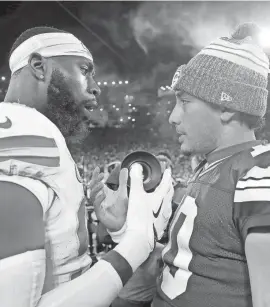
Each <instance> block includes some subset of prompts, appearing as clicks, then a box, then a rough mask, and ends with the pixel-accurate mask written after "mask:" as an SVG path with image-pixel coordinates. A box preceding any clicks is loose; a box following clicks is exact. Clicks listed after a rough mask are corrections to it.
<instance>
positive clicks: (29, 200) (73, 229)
mask: <svg viewBox="0 0 270 307" xmlns="http://www.w3.org/2000/svg"><path fill="white" fill-rule="evenodd" d="M9 65H10V69H11V80H10V84H9V88H8V91H7V94H6V97H5V101H4V102H2V103H1V104H0V195H1V197H0V229H1V230H0V246H1V248H0V306H1V307H15V306H16V307H43V306H44V307H53V306H54V307H69V306H70V307H71V306H72V307H74V306H80V307H83V306H85V307H86V306H87V307H88V306H92V307H97V306H109V304H110V303H111V301H112V300H113V299H114V297H116V295H117V293H118V292H119V291H120V289H121V287H122V286H123V284H125V283H126V282H127V280H128V279H129V277H130V276H131V275H132V273H133V272H134V270H136V268H137V267H138V266H139V265H140V264H141V263H142V262H143V261H144V260H145V259H146V258H147V257H148V255H149V253H150V252H151V251H152V249H153V247H154V243H155V232H154V228H153V223H154V222H155V221H154V219H153V214H152V209H153V208H154V207H153V208H152V207H151V204H153V206H156V204H157V203H158V204H159V205H161V208H162V210H161V212H163V211H164V212H168V215H169V212H170V198H171V197H172V193H171V186H172V183H171V175H170V172H169V170H168V171H167V172H166V173H165V174H164V176H163V181H162V182H161V184H160V186H159V187H158V189H157V190H156V191H155V192H154V193H152V194H149V195H148V197H149V199H147V201H145V200H144V193H145V192H144V190H143V189H142V170H141V168H139V167H137V168H135V167H134V169H133V170H131V174H130V175H131V179H132V187H131V192H130V197H129V200H128V198H127V192H126V191H127V178H128V171H127V170H122V172H121V178H120V181H121V185H120V187H119V191H121V195H120V196H119V197H118V196H117V193H116V194H115V195H116V196H117V200H118V202H117V204H114V206H111V207H109V208H108V207H106V204H105V203H104V202H103V200H104V198H105V196H104V195H102V194H101V195H99V197H98V200H97V201H96V202H95V209H96V212H97V213H98V214H99V216H100V215H101V216H102V217H101V219H102V221H103V223H104V224H105V225H106V227H107V228H108V229H109V230H110V231H112V232H115V233H116V234H117V231H119V230H120V228H121V226H122V223H123V221H121V216H120V218H118V216H117V215H116V213H117V210H118V209H119V208H118V207H117V205H118V206H120V207H121V208H125V211H127V219H126V223H125V225H126V226H125V228H124V229H121V233H122V234H123V233H124V237H123V239H122V240H121V242H120V243H119V244H118V245H117V247H116V248H115V249H114V250H113V251H111V252H110V253H108V254H107V255H106V256H105V257H104V259H103V260H101V261H99V262H98V263H97V264H96V265H94V266H93V267H91V268H90V266H91V259H90V257H89V256H88V254H87V246H88V237H87V229H86V212H85V204H84V192H83V186H82V182H81V178H80V175H79V172H78V169H77V166H76V164H75V162H74V161H73V159H72V156H71V155H70V153H69V150H68V148H67V145H66V141H67V143H68V142H73V141H74V140H78V139H79V138H83V137H84V136H85V135H86V134H87V132H88V128H87V127H88V125H89V119H90V118H91V117H90V114H91V112H90V111H89V109H91V108H92V107H95V106H96V105H97V97H98V95H99V93H100V89H99V88H98V86H97V84H96V82H95V81H94V63H93V58H92V55H91V53H90V51H89V50H88V49H87V48H86V47H85V46H84V45H83V44H82V42H81V41H80V40H79V39H77V38H76V37H75V36H73V35H72V34H70V33H66V32H64V31H60V30H58V29H54V28H48V27H38V28H33V29H29V30H27V31H26V32H24V33H23V34H22V35H21V36H20V37H19V38H18V39H17V40H16V41H15V43H14V45H13V47H12V50H11V52H10V59H9ZM90 154H91V153H90ZM93 178H94V179H93V181H92V183H95V180H96V181H98V180H100V179H102V176H98V169H97V170H96V171H95V173H94V174H93ZM137 202H138V203H137ZM101 212H102V214H101ZM165 217H166V214H165ZM160 218H161V219H162V220H164V217H163V215H162V214H160ZM165 220H166V221H167V220H168V218H167V217H166V218H165ZM119 225H121V226H120V227H119ZM155 231H156V235H159V232H160V229H159V228H158V227H156V228H155Z"/></svg>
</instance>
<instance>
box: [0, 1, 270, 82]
mask: <svg viewBox="0 0 270 307" xmlns="http://www.w3.org/2000/svg"><path fill="white" fill-rule="evenodd" d="M0 8H1V9H0V13H1V17H0V33H1V44H0V58H1V62H0V69H1V72H2V71H8V52H9V50H10V48H11V46H12V43H13V42H14V40H15V38H16V37H17V36H18V35H20V34H21V33H22V32H23V31H24V30H26V29H28V28H30V27H35V26H42V25H47V26H53V27H56V28H60V29H64V30H67V31H70V32H72V33H73V34H75V35H76V36H78V37H79V38H80V39H82V40H83V42H84V44H85V45H86V46H87V47H88V48H89V49H90V50H91V51H92V53H93V55H94V59H95V62H96V66H97V78H99V79H104V78H108V79H113V78H116V79H119V78H129V80H130V79H134V80H135V79H136V80H141V81H142V83H144V84H148V85H149V87H151V86H153V85H155V86H160V85H161V84H164V83H165V84H169V82H170V80H171V78H172V76H173V73H174V71H175V69H176V68H177V66H179V65H180V64H183V63H186V62H187V61H188V60H189V59H190V58H191V57H192V55H194V54H196V53H197V52H198V51H199V50H200V49H201V48H202V47H203V46H205V45H206V44H208V43H209V42H211V40H213V39H215V38H217V37H219V36H226V35H229V34H230V33H231V32H232V30H233V29H234V28H235V27H236V26H237V25H238V24H239V23H241V22H245V21H255V22H257V23H259V25H261V26H269V27H270V2H243V1H240V2H212V1H210V2H205V1H199V2H162V1H161V2H152V1H151V2H140V1H136V2H132V1H125V2H120V1H118V2H111V1H110V2H106V1H97V2H94V1H88V2H86V1H82V2H80V1H76V2H60V3H58V2H56V1H51V2H47V1H46V2H43V1H30V2H3V1H1V3H0Z"/></svg>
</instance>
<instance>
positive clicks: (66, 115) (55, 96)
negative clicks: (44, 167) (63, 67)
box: [44, 69, 89, 145]
mask: <svg viewBox="0 0 270 307" xmlns="http://www.w3.org/2000/svg"><path fill="white" fill-rule="evenodd" d="M67 81H68V80H67V79H66V78H65V76H64V75H63V74H62V73H61V71H60V70H59V69H54V70H53V72H52V76H51V80H50V83H49V85H48V90H47V97H48V101H47V107H46V110H45V112H44V115H45V116H46V117H47V118H49V119H50V120H51V121H52V122H53V123H54V124H55V125H56V126H57V127H58V129H59V130H60V131H61V133H62V134H63V136H64V138H65V139H66V143H67V145H75V144H77V145H78V144H81V143H82V141H83V140H84V139H85V137H86V136H87V135H88V133H89V129H88V125H87V124H86V121H84V117H83V115H82V111H81V110H80V108H79V107H78V105H77V104H76V103H75V98H74V95H73V93H72V91H71V90H70V89H69V85H68V82H67Z"/></svg>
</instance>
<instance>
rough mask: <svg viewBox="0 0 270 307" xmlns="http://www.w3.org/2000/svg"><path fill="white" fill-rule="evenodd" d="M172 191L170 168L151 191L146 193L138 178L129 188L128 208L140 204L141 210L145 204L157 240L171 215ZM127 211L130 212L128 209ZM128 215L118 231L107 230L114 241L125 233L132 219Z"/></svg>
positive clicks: (117, 241)
mask: <svg viewBox="0 0 270 307" xmlns="http://www.w3.org/2000/svg"><path fill="white" fill-rule="evenodd" d="M135 165H136V164H134V166H135ZM137 165H139V168H140V170H139V171H140V172H142V167H141V165H140V164H137ZM133 175H134V174H132V173H130V176H131V177H132V176H133ZM133 179H134V178H133ZM173 193H174V189H173V184H172V177H171V169H167V170H165V172H164V174H163V178H162V181H161V183H160V184H159V186H158V187H157V188H156V189H155V191H154V192H152V193H147V192H145V191H144V188H143V181H142V179H139V181H138V180H136V183H135V185H133V186H132V187H131V189H130V195H129V205H128V208H130V205H131V204H134V203H135V206H137V207H136V208H135V209H137V208H138V206H142V209H141V210H142V212H143V211H144V210H145V208H144V207H143V206H147V209H150V212H151V219H152V223H153V224H154V228H155V232H156V233H155V235H156V239H157V240H160V239H161V237H162V236H163V233H164V230H165V229H166V227H167V224H168V222H169V219H170V217H171V214H172V198H173ZM128 212H130V210H129V209H128ZM129 216H130V213H129V214H128V216H127V220H126V223H125V224H124V225H123V227H122V228H121V229H120V230H119V231H117V232H110V231H108V233H109V234H110V236H111V238H112V240H113V241H114V242H116V243H119V242H120V241H121V240H122V238H123V236H124V235H125V233H126V231H127V229H128V219H129V218H131V219H132V216H130V217H129ZM140 223H141V222H140V221H138V225H140Z"/></svg>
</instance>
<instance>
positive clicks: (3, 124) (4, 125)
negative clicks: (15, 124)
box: [0, 117, 12, 129]
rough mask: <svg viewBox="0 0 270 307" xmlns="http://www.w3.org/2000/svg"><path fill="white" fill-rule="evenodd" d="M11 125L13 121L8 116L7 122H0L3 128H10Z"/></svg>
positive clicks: (0, 126)
mask: <svg viewBox="0 0 270 307" xmlns="http://www.w3.org/2000/svg"><path fill="white" fill-rule="evenodd" d="M11 126H12V122H11V120H10V119H9V118H8V117H6V121H5V122H3V123H0V128H2V129H9V128H10V127H11Z"/></svg>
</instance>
